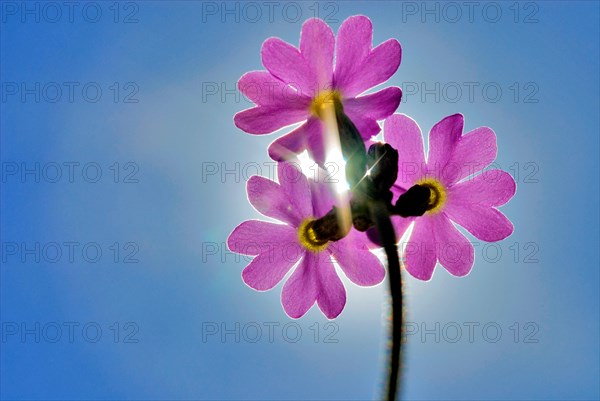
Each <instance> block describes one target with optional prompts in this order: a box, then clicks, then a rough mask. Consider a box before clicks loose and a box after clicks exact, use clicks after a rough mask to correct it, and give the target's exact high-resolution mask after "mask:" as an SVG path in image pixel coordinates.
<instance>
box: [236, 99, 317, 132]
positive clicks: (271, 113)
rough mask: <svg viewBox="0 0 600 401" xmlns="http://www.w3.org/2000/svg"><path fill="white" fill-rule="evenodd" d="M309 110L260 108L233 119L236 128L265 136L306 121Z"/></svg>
mask: <svg viewBox="0 0 600 401" xmlns="http://www.w3.org/2000/svg"><path fill="white" fill-rule="evenodd" d="M307 117H308V110H305V109H303V108H296V107H295V106H294V105H289V104H272V105H268V106H258V107H253V108H251V109H247V110H244V111H240V112H239V113H237V114H236V115H235V116H234V117H233V122H234V123H235V126H236V127H238V128H239V129H241V130H242V131H245V132H247V133H249V134H255V135H263V134H270V133H271V132H273V131H277V130H278V129H279V128H282V127H286V126H288V125H291V124H294V123H297V122H299V121H302V120H305V119H306V118H307Z"/></svg>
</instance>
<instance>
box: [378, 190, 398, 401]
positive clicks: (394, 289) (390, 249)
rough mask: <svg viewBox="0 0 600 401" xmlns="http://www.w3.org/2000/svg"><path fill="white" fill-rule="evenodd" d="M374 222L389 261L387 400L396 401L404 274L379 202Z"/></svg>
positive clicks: (384, 207) (386, 215) (382, 205)
mask: <svg viewBox="0 0 600 401" xmlns="http://www.w3.org/2000/svg"><path fill="white" fill-rule="evenodd" d="M372 213H373V220H374V221H375V224H376V225H377V229H378V230H379V236H380V238H381V240H382V242H383V248H384V249H385V254H386V256H387V260H388V278H389V280H388V281H389V284H390V293H391V296H392V349H391V352H390V360H389V364H390V365H389V379H388V384H387V400H388V401H395V400H396V397H397V396H398V394H399V393H400V389H401V387H400V384H399V381H400V377H399V376H400V362H401V357H402V325H403V321H402V320H403V319H402V317H403V316H402V315H403V313H402V312H403V310H402V274H401V272H400V258H399V257H398V246H397V245H396V233H395V232H394V226H393V225H392V221H391V219H390V215H389V213H388V211H387V207H386V206H385V204H383V203H381V202H377V203H376V204H375V205H373V208H372Z"/></svg>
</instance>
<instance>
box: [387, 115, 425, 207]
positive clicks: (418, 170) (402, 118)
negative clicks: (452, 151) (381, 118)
mask: <svg viewBox="0 0 600 401" xmlns="http://www.w3.org/2000/svg"><path fill="white" fill-rule="evenodd" d="M383 138H384V140H385V142H387V143H389V144H390V145H391V146H392V147H394V148H395V149H396V150H397V151H398V160H399V165H398V179H397V180H396V183H395V185H397V186H399V187H400V188H402V189H404V190H408V189H409V188H410V187H411V186H413V184H414V183H415V181H417V180H419V179H420V178H422V175H423V173H422V169H423V167H425V153H424V151H423V136H422V135H421V129H420V128H419V125H418V124H417V122H416V121H415V120H413V119H412V118H410V117H409V116H407V115H405V114H394V115H392V116H390V117H388V118H387V119H386V120H385V122H384V123H383ZM395 192H398V191H397V190H396V191H395ZM396 195H399V193H396Z"/></svg>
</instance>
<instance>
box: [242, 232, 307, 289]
mask: <svg viewBox="0 0 600 401" xmlns="http://www.w3.org/2000/svg"><path fill="white" fill-rule="evenodd" d="M281 234H282V235H280V236H279V237H278V238H276V242H274V243H272V244H270V245H269V246H268V247H263V248H264V249H263V252H261V253H260V254H259V255H258V256H256V257H255V258H254V259H253V260H252V262H250V264H249V265H248V266H246V268H245V269H244V270H243V271H242V280H244V283H246V284H247V285H248V286H249V287H250V288H253V289H255V290H258V291H267V290H270V289H271V288H273V287H275V286H276V285H277V284H279V282H280V281H281V280H282V279H283V277H284V276H285V275H286V274H287V272H289V271H290V269H291V268H292V267H293V266H294V265H295V264H296V262H297V261H298V260H299V259H300V257H301V256H302V254H303V252H302V247H301V246H300V244H299V243H298V239H297V235H296V230H294V229H292V228H290V227H288V230H287V231H285V232H282V233H281Z"/></svg>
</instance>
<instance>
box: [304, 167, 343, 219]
mask: <svg viewBox="0 0 600 401" xmlns="http://www.w3.org/2000/svg"><path fill="white" fill-rule="evenodd" d="M334 180H336V178H333V177H331V176H330V174H329V173H327V172H326V171H325V170H323V169H322V168H318V169H317V170H316V174H315V176H314V177H311V179H310V180H309V185H310V192H311V198H312V199H311V201H312V207H313V216H314V217H317V218H318V217H322V216H325V215H326V214H327V213H329V211H330V210H331V208H332V207H333V206H335V205H336V203H337V202H336V197H335V196H334V194H333V188H332V185H333V181H334Z"/></svg>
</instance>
